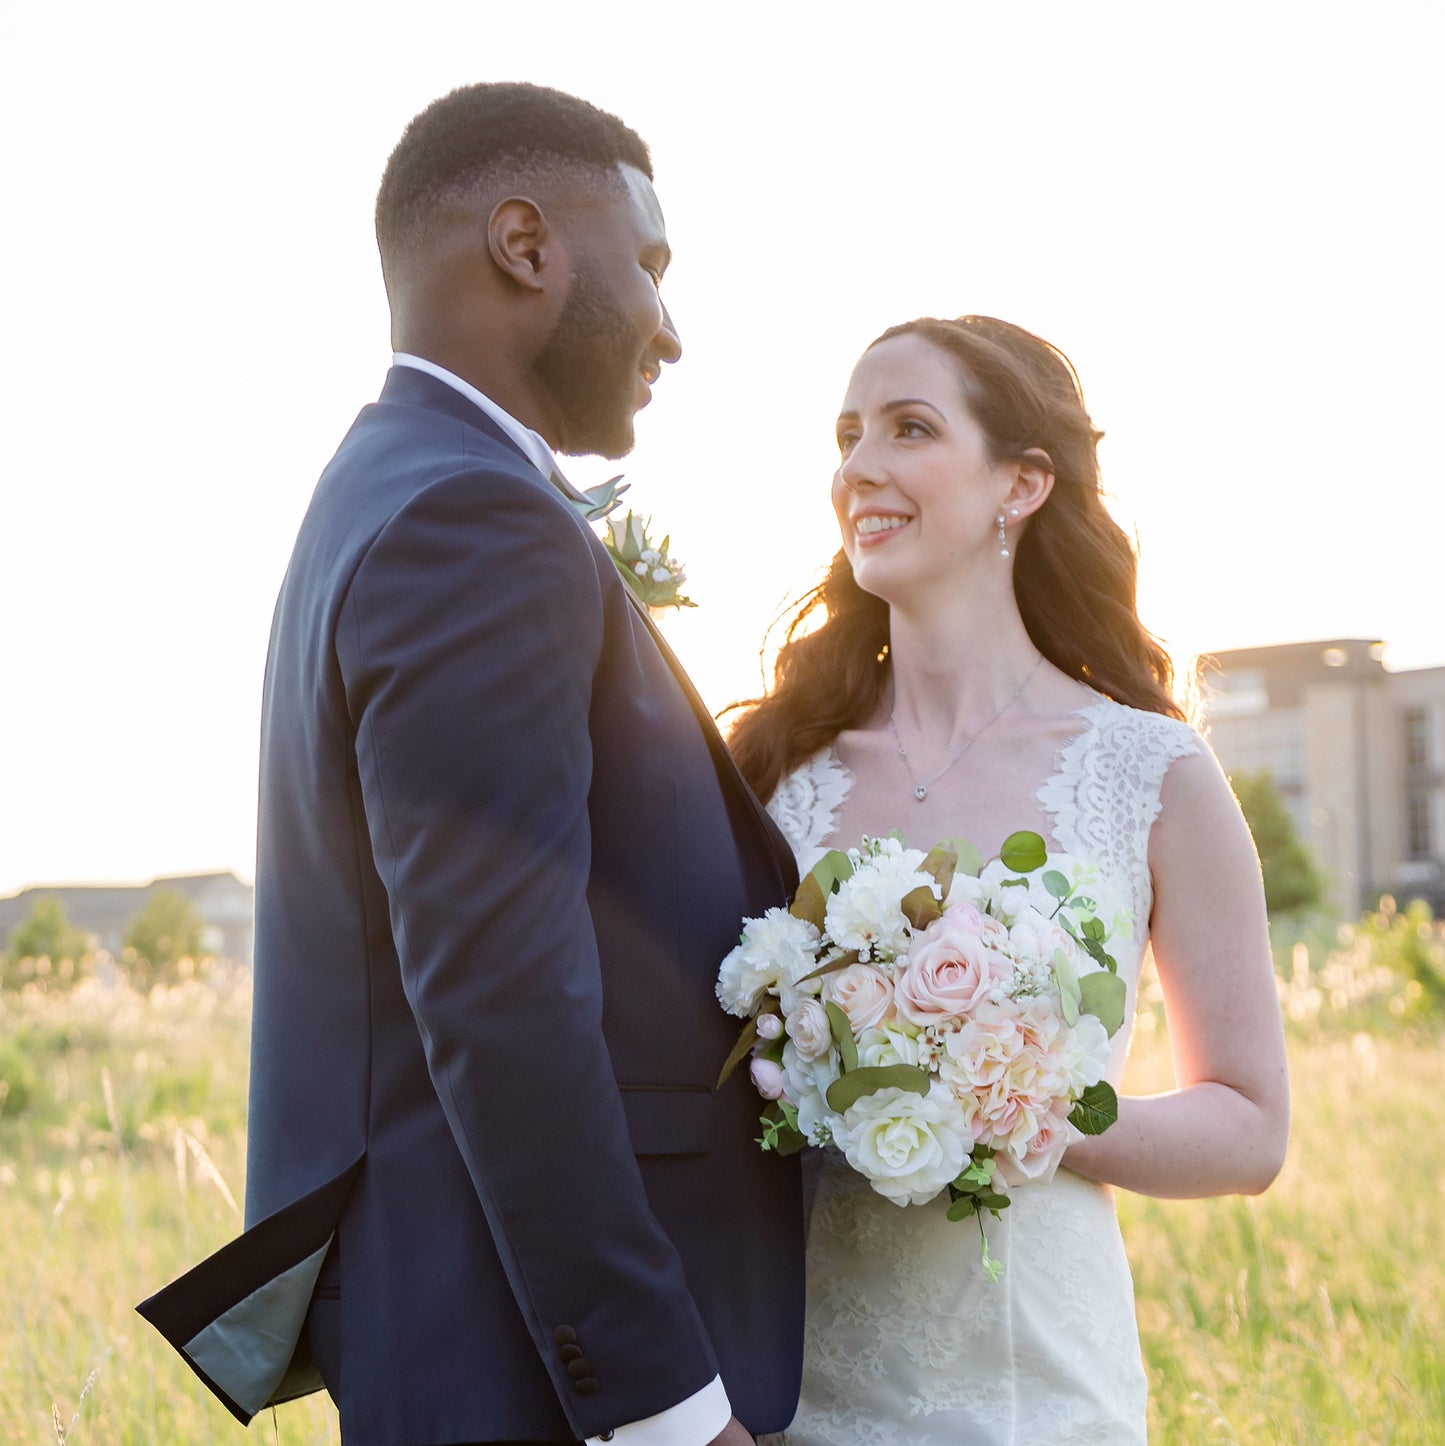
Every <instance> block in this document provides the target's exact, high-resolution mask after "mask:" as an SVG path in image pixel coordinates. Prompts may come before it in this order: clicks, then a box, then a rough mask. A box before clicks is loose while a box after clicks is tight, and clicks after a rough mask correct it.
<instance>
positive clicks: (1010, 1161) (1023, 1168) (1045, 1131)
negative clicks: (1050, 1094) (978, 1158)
mask: <svg viewBox="0 0 1445 1446" xmlns="http://www.w3.org/2000/svg"><path fill="white" fill-rule="evenodd" d="M1068 1148H1069V1122H1068V1119H1067V1118H1066V1117H1065V1116H1064V1115H1063V1114H1062V1113H1060V1112H1059V1111H1058V1110H1050V1111H1049V1112H1048V1113H1047V1114H1046V1115H1044V1116H1043V1117H1042V1118H1041V1119H1040V1120H1039V1124H1038V1129H1036V1130H1035V1131H1034V1133H1033V1136H1032V1138H1030V1139H1029V1141H1028V1142H1027V1145H1026V1146H1025V1149H1024V1152H1023V1155H1022V1157H1016V1156H1015V1155H1014V1154H1012V1153H1011V1152H1010V1151H1007V1150H1005V1151H1002V1152H1001V1153H1000V1154H997V1155H995V1156H994V1160H995V1162H996V1164H997V1168H998V1171H999V1173H1000V1174H1002V1175H1003V1177H1004V1179H1005V1180H1007V1181H1008V1183H1009V1184H1010V1185H1025V1184H1028V1183H1029V1182H1030V1181H1039V1182H1041V1183H1047V1182H1048V1181H1049V1180H1052V1179H1053V1178H1054V1171H1055V1170H1057V1169H1058V1168H1059V1162H1060V1161H1061V1160H1062V1159H1063V1158H1064V1151H1065V1150H1067V1149H1068Z"/></svg>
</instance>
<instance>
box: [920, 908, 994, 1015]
mask: <svg viewBox="0 0 1445 1446" xmlns="http://www.w3.org/2000/svg"><path fill="white" fill-rule="evenodd" d="M968 908H970V906H969V905H966V904H965V905H962V906H960V911H961V909H968ZM950 914H954V910H952V909H950V910H949V912H948V913H946V914H945V915H944V916H943V917H942V918H941V919H935V920H934V921H933V923H931V924H930V925H929V926H928V928H927V929H925V930H924V932H923V934H922V936H921V937H920V938H919V939H917V940H916V941H915V942H914V945H913V947H912V948H911V949H910V950H909V951H908V964H907V967H906V968H905V969H904V970H903V973H902V974H901V975H900V976H899V978H898V981H897V983H896V985H895V986H894V992H895V995H896V997H897V1000H898V1012H899V1013H900V1014H901V1015H902V1016H903V1017H904V1018H905V1019H907V1020H908V1021H910V1022H911V1023H913V1024H918V1025H929V1024H937V1023H938V1022H939V1021H940V1020H942V1019H961V1018H964V1017H966V1016H967V1015H969V1014H971V1013H972V1012H973V1011H974V1010H975V1009H977V1008H978V1007H979V1005H981V1004H984V1003H986V1002H987V1000H988V997H989V995H990V994H991V993H992V992H993V991H994V989H995V988H1002V987H1006V986H1007V985H1008V984H1009V982H1010V981H1011V980H1012V978H1013V965H1011V964H1010V963H1009V961H1008V960H1007V959H1006V958H1005V957H1004V956H1003V955H1002V954H999V953H997V952H995V951H994V950H993V949H990V948H989V947H988V945H986V944H985V943H984V942H983V940H982V939H981V938H980V937H979V933H978V930H976V929H972V928H968V927H965V926H964V925H963V924H962V923H961V922H960V920H959V918H958V917H957V915H954V917H950V916H949V915H950Z"/></svg>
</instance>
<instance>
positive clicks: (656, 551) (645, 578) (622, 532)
mask: <svg viewBox="0 0 1445 1446" xmlns="http://www.w3.org/2000/svg"><path fill="white" fill-rule="evenodd" d="M651 522H652V519H651V518H650V517H649V518H648V519H647V521H646V522H644V521H643V520H642V518H640V517H639V516H638V515H637V514H636V513H635V512H629V513H628V514H627V516H626V517H625V518H623V519H622V520H621V521H619V520H618V519H617V518H615V517H609V518H608V519H607V534H608V535H607V536H606V537H604V538H603V539H602V540H603V542H604V543H605V544H606V547H607V550H608V552H610V553H611V554H612V560H613V562H615V563H616V564H617V570H618V572H620V573H621V574H622V576H623V578H624V579H625V580H626V582H627V585H628V586H629V587H630V588H631V589H632V590H633V592H635V593H636V594H637V595H638V597H640V598H641V599H642V601H643V602H645V603H646V604H647V606H648V607H650V608H693V607H696V606H697V604H696V603H695V602H693V600H692V599H691V598H690V597H685V596H684V595H683V593H682V591H681V588H682V585H683V583H685V582H686V581H687V574H686V573H685V572H684V571H683V570H682V564H681V563H680V562H678V561H677V560H676V559H675V558H673V557H671V556H669V554H668V545H669V544H670V543H671V541H672V538H671V537H670V536H668V537H664V538H663V539H662V541H661V542H654V541H653V539H652V538H651V537H650V536H649V535H648V531H647V529H648V527H649V526H650V525H651Z"/></svg>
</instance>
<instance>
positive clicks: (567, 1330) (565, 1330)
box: [552, 1326, 577, 1346]
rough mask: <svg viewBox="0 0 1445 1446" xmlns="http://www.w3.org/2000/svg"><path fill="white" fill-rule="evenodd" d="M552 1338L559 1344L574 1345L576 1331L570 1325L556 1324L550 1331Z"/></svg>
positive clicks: (575, 1342)
mask: <svg viewBox="0 0 1445 1446" xmlns="http://www.w3.org/2000/svg"><path fill="white" fill-rule="evenodd" d="M552 1339H553V1340H554V1341H556V1342H557V1344H558V1345H559V1346H575V1345H576V1344H577V1332H576V1331H574V1330H573V1329H572V1327H571V1326H558V1327H557V1329H556V1330H554V1331H553V1332H552Z"/></svg>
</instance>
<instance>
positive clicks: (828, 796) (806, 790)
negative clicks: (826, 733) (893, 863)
mask: <svg viewBox="0 0 1445 1446" xmlns="http://www.w3.org/2000/svg"><path fill="white" fill-rule="evenodd" d="M852 787H853V775H852V774H851V773H850V772H849V771H848V769H847V768H845V767H844V766H843V763H842V761H841V760H840V759H839V757H838V755H837V754H836V753H835V752H834V751H833V749H832V746H831V745H829V746H828V747H825V748H820V749H819V750H818V751H817V752H816V753H815V754H814V755H813V756H812V757H811V758H810V759H808V760H807V762H806V763H802V764H800V765H799V766H798V767H797V768H795V769H794V770H793V771H792V772H791V773H790V774H789V775H788V776H787V777H786V778H785V779H783V781H782V782H781V783H780V784H779V785H778V787H777V789H776V790H775V792H774V793H773V796H772V798H770V799H769V800H768V812H769V813H770V814H772V816H773V822H774V823H775V824H777V826H778V827H779V828H780V829H782V831H783V837H784V838H785V839H787V841H788V842H789V843H790V844H791V845H792V848H793V853H794V854H795V855H796V856H797V860H798V873H799V874H800V875H805V874H806V873H807V872H808V870H809V869H811V868H812V867H813V865H814V864H816V863H817V862H818V860H819V859H820V858H822V857H823V855H824V853H826V852H827V850H826V849H825V848H824V847H823V840H824V839H826V838H828V837H830V836H831V835H832V833H833V831H834V826H835V823H836V821H837V818H838V810H839V809H840V808H842V806H843V801H844V800H845V799H846V798H847V797H848V794H849V792H850V791H851V790H852Z"/></svg>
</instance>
